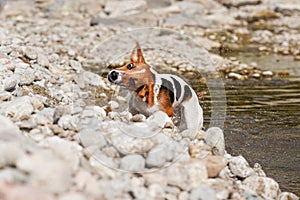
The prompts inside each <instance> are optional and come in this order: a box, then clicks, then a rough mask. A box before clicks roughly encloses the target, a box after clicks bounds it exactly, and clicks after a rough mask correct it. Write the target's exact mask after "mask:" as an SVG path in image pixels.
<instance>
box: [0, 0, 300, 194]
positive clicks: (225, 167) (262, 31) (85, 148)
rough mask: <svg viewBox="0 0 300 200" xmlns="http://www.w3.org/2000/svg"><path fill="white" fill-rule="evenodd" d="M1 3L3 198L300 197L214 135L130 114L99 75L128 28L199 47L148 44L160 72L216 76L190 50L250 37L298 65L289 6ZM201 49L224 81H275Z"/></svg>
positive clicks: (113, 61) (253, 0) (236, 44)
mask: <svg viewBox="0 0 300 200" xmlns="http://www.w3.org/2000/svg"><path fill="white" fill-rule="evenodd" d="M237 2H238V3H237ZM1 7H2V11H1V13H0V15H1V21H0V23H1V24H0V41H1V46H0V114H1V115H0V197H1V199H6V200H10V199H24V200H25V199H60V200H68V199H72V200H73V199H78V200H79V199H80V200H83V199H280V200H285V199H295V200H296V199H299V198H298V197H297V196H296V195H295V194H293V193H289V192H288V191H281V190H280V186H279V184H278V183H277V182H276V181H275V180H273V179H272V178H269V177H267V176H266V174H265V173H264V171H263V169H262V167H263V166H262V167H261V166H260V165H259V164H258V163H257V164H255V165H254V166H249V164H248V162H247V161H246V160H245V158H243V156H232V155H230V154H228V153H227V152H226V148H225V141H224V135H223V132H222V130H221V129H220V128H216V127H211V128H209V129H208V130H205V131H200V132H199V133H193V132H189V131H184V132H182V133H180V132H179V131H178V130H177V128H176V127H172V126H171V125H169V126H165V124H166V123H167V122H168V118H167V117H166V116H165V115H164V114H163V113H158V114H157V115H155V116H152V117H150V118H148V119H146V118H145V117H144V116H143V115H135V116H132V115H131V114H130V113H129V112H127V111H126V107H127V104H126V99H125V98H124V95H123V92H124V91H120V90H119V89H118V88H117V87H116V86H114V85H111V84H109V83H108V82H107V81H106V78H105V76H104V74H105V72H107V71H108V70H109V68H107V67H108V65H110V66H111V67H113V66H116V65H120V64H121V63H122V62H123V61H124V60H125V58H127V56H128V54H127V53H126V54H124V52H127V51H128V50H129V49H131V48H132V47H133V46H134V44H124V43H126V40H127V39H128V37H129V36H130V32H129V31H132V29H133V28H144V27H153V26H158V27H160V28H169V29H172V31H175V32H180V33H181V34H185V35H188V36H189V37H190V39H193V41H195V44H190V43H189V40H190V39H188V38H182V37H178V35H177V34H173V35H170V34H169V33H168V32H165V31H166V29H163V31H161V30H159V31H158V34H156V35H155V34H154V35H155V37H153V38H154V39H153V38H152V36H151V42H152V43H153V44H156V45H157V48H155V49H151V45H149V47H147V46H146V47H147V48H149V50H148V51H145V53H146V54H147V52H148V55H146V58H147V60H149V63H151V64H153V65H156V66H157V65H158V66H161V70H162V71H173V72H176V73H191V75H193V73H194V74H195V73H196V72H198V71H199V70H212V69H207V67H208V66H210V65H206V60H204V59H203V58H202V57H201V58H199V56H198V55H193V54H192V53H191V52H193V51H191V50H189V47H193V49H195V47H198V48H200V47H204V48H205V49H207V50H209V51H211V52H214V53H216V50H218V51H219V52H221V53H224V50H228V49H230V50H236V51H242V50H243V49H245V45H244V44H243V43H242V41H244V39H245V38H247V40H246V42H247V45H246V46H247V48H248V47H249V46H250V47H251V49H255V48H257V49H258V50H259V51H264V52H265V53H269V52H276V53H283V54H292V55H294V56H295V59H297V58H298V56H299V51H297V48H296V47H297V46H299V41H300V40H299V32H298V31H297V30H299V27H298V26H297V20H296V21H295V19H297V16H298V12H299V8H298V7H297V6H296V4H295V5H293V4H291V5H290V6H288V5H286V4H284V5H283V4H280V2H279V1H278V2H277V1H275V0H273V1H271V0H270V1H263V2H261V1H259V0H239V1H230V0H229V1H225V0H220V1H201V0H200V1H175V2H171V1H166V0H164V1H144V0H138V1H134V3H133V1H81V0H76V1H68V0H64V1H55V0H53V1H50V0H49V1H47V0H45V1H40V0H39V1H37V0H35V1H27V0H15V1H7V2H5V1H1ZM293 20H294V21H295V23H290V22H291V21H293ZM261 24H263V25H261ZM220 27H222V28H220ZM255 27H256V28H255ZM264 27H270V29H266V28H264ZM124 32H127V33H129V34H127V35H126V34H125V33H124ZM146 33H149V32H147V31H146ZM114 35H118V37H113V36H114ZM120 35H121V36H123V37H120ZM125 35H126V37H125ZM128 35H129V36H128ZM127 36H128V37H127ZM107 38H110V39H109V41H110V42H111V43H108V44H109V45H106V43H105V41H106V40H107ZM115 38H117V39H115ZM168 38H172V41H173V42H174V43H173V44H177V47H178V48H179V49H178V52H180V55H182V54H183V52H185V53H187V56H189V58H190V60H192V61H197V60H198V61H199V63H201V64H202V65H200V66H199V67H198V68H194V67H193V65H192V64H191V63H189V62H188V61H187V60H186V59H183V58H180V57H176V56H174V55H175V53H168V52H167V50H169V51H171V52H173V51H172V49H171V47H170V48H169V49H167V47H168V44H167V43H164V41H168V42H169V41H170V40H167V39H168ZM130 39H131V40H134V39H135V38H130ZM138 39H140V40H142V42H143V41H144V42H145V41H147V37H145V38H143V36H140V38H138ZM152 39H153V40H152ZM124 41H125V42H124ZM286 41H288V42H286ZM113 44H114V45H113ZM146 45H147V44H146ZM184 45H187V47H186V48H185V49H184V47H185V46H184ZM116 47H117V48H116ZM160 49H164V50H165V51H163V52H161V51H160ZM166 49H167V50H166ZM115 50H120V51H119V52H116V51H115ZM111 51H115V52H111ZM174 51H176V49H175V50H174ZM152 52H157V53H152ZM200 52H201V53H203V54H201V55H209V56H210V57H211V58H212V61H211V62H212V63H214V64H215V65H216V66H218V68H220V69H222V70H223V71H221V72H220V76H224V77H228V78H233V79H235V78H236V79H246V78H249V77H250V78H270V77H272V76H274V73H273V72H271V71H263V70H259V69H257V68H259V66H255V63H253V64H252V65H245V64H243V63H239V62H238V61H235V59H234V58H231V59H225V58H223V57H221V56H220V55H214V54H208V53H205V51H204V50H201V51H200ZM194 54H195V52H194ZM112 55H113V57H111V56H112ZM114 56H115V57H114ZM187 56H186V57H187ZM186 57H185V58H186ZM170 66H172V69H170ZM247 69H248V72H247V71H245V70H247ZM255 70H256V71H255ZM92 71H97V73H94V72H92ZM255 73H256V74H259V77H258V75H255ZM99 74H101V76H100V75H99ZM240 76H242V77H244V78H240ZM167 124H168V123H167ZM169 124H170V123H169ZM141 135H142V136H141Z"/></svg>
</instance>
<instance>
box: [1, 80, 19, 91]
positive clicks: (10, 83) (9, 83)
mask: <svg viewBox="0 0 300 200" xmlns="http://www.w3.org/2000/svg"><path fill="white" fill-rule="evenodd" d="M16 85H17V78H16V77H15V76H11V77H7V78H5V79H4V80H3V86H4V90H6V91H9V90H12V89H14V88H15V87H16Z"/></svg>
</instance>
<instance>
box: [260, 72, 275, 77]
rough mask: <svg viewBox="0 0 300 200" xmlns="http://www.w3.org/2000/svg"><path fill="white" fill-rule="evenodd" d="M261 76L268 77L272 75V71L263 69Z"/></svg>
mask: <svg viewBox="0 0 300 200" xmlns="http://www.w3.org/2000/svg"><path fill="white" fill-rule="evenodd" d="M262 75H263V76H268V77H272V76H273V75H274V73H273V72H272V71H269V70H268V71H263V72H262Z"/></svg>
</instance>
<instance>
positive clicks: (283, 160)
mask: <svg viewBox="0 0 300 200" xmlns="http://www.w3.org/2000/svg"><path fill="white" fill-rule="evenodd" d="M235 57H237V58H238V60H240V61H242V62H243V63H251V62H253V61H255V62H256V63H257V64H258V67H259V68H260V69H263V70H272V71H275V72H277V73H278V72H280V71H287V72H289V74H290V75H289V76H288V77H284V78H281V77H274V78H273V79H270V80H267V79H260V80H257V79H250V80H246V81H237V80H234V81H233V80H225V91H226V99H227V100H226V103H227V108H226V109H227V113H226V115H227V116H226V120H225V124H224V134H225V141H226V149H227V151H228V152H229V153H231V154H232V155H240V154H241V155H243V156H244V157H245V158H246V159H247V160H248V161H249V163H250V165H252V166H253V164H254V163H260V164H261V165H262V167H263V169H264V171H265V172H266V174H267V176H268V177H272V178H274V179H275V180H276V181H277V182H278V183H279V184H280V188H281V190H282V191H289V192H294V193H296V194H297V195H300V173H299V172H300V62H296V61H293V58H292V57H290V56H280V55H262V56H261V55H255V54H253V53H252V54H246V53H243V54H238V55H235ZM193 86H195V82H194V83H193ZM198 86H199V87H198V88H197V85H196V88H197V89H198V90H201V89H200V87H201V85H198ZM210 100H211V99H210V97H209V95H208V96H205V97H204V98H203V101H202V106H203V107H204V114H205V125H206V126H208V124H209V121H210V114H211V113H210V105H211V102H210Z"/></svg>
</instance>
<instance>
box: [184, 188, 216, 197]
mask: <svg viewBox="0 0 300 200" xmlns="http://www.w3.org/2000/svg"><path fill="white" fill-rule="evenodd" d="M189 199H190V200H206V199H209V200H216V199H217V196H216V192H215V191H214V190H213V189H212V188H211V187H210V186H208V185H199V186H198V187H197V188H196V189H194V190H192V191H191V195H190V198H189Z"/></svg>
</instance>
